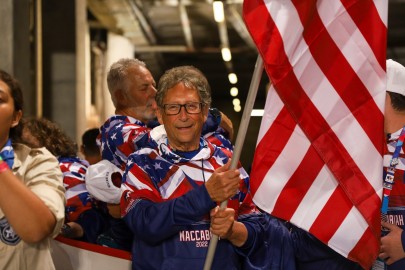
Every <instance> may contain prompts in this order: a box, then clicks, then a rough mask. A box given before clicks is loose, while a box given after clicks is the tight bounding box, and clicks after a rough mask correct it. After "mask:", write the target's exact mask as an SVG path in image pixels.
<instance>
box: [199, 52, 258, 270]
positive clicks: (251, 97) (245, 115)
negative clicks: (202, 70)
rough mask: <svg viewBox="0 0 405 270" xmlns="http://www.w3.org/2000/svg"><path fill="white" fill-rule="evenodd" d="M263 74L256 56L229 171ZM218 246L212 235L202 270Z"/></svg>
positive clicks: (208, 265)
mask: <svg viewBox="0 0 405 270" xmlns="http://www.w3.org/2000/svg"><path fill="white" fill-rule="evenodd" d="M262 73H263V59H262V58H261V57H260V55H258V57H257V60H256V65H255V69H254V71H253V76H252V81H251V82H250V86H249V92H248V96H247V99H246V103H245V109H244V110H243V114H242V119H241V122H240V125H239V130H238V135H237V137H236V141H235V148H234V150H233V155H232V160H231V166H230V169H235V168H236V167H237V165H238V161H239V157H240V155H241V152H242V147H243V143H244V141H245V137H246V131H247V129H248V126H249V121H250V115H251V113H252V109H253V105H254V103H255V100H256V94H257V90H258V88H259V84H260V79H261V77H262ZM227 204H228V201H223V202H221V204H220V208H221V209H225V208H226V206H227ZM217 244H218V235H215V234H214V235H212V237H211V240H210V243H209V245H208V252H207V257H206V258H205V263H204V270H210V269H211V265H212V261H213V259H214V255H215V249H216V247H217Z"/></svg>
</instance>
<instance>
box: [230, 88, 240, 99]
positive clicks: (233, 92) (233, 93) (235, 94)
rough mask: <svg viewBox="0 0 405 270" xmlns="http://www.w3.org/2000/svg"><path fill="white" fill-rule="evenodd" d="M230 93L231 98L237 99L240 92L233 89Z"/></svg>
mask: <svg viewBox="0 0 405 270" xmlns="http://www.w3.org/2000/svg"><path fill="white" fill-rule="evenodd" d="M230 92H231V96H233V97H236V96H237V95H238V93H239V90H238V88H236V87H232V88H231V91H230Z"/></svg>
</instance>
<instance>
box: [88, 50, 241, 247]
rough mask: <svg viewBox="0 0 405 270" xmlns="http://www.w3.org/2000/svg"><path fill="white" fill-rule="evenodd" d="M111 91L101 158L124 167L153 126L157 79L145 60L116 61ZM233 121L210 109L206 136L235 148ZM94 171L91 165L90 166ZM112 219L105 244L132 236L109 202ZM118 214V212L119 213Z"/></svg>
mask: <svg viewBox="0 0 405 270" xmlns="http://www.w3.org/2000/svg"><path fill="white" fill-rule="evenodd" d="M107 85H108V90H109V92H110V94H111V99H112V102H113V104H114V106H115V115H113V116H111V117H110V118H108V119H107V120H106V121H105V123H104V124H103V125H102V126H101V127H100V136H99V138H98V144H99V145H100V150H101V155H102V159H104V160H108V161H110V162H111V163H113V164H115V165H116V166H117V167H119V168H120V169H121V170H124V169H125V164H126V162H127V158H128V156H129V155H130V154H132V153H133V152H135V151H136V147H137V145H139V144H137V143H136V142H137V141H138V140H139V139H140V138H141V137H142V136H143V135H144V134H145V133H147V132H148V131H149V130H150V129H151V128H152V127H155V126H157V125H159V123H158V122H157V121H156V109H157V106H156V101H155V95H156V88H155V87H156V82H155V80H154V78H153V76H152V74H151V73H150V71H149V70H148V69H147V67H146V64H145V62H143V61H140V60H139V59H136V58H135V59H132V58H122V59H120V60H118V61H117V62H115V63H113V64H112V65H111V67H110V70H109V72H108V74H107ZM232 133H233V127H232V122H231V121H230V120H229V118H227V117H226V116H225V115H224V114H222V113H221V112H219V111H218V110H217V109H215V108H213V109H210V116H209V117H208V119H207V121H206V123H205V125H204V134H205V136H206V137H207V138H208V139H209V140H210V141H211V142H213V143H215V144H217V145H220V146H224V147H227V148H229V149H232V148H233V146H232V144H231V142H230V141H229V140H228V138H226V137H225V136H226V135H227V136H232ZM90 170H91V167H90ZM108 208H109V211H110V213H111V220H112V221H113V223H114V224H115V225H114V226H113V227H112V228H111V231H110V232H109V233H107V234H105V235H102V236H103V238H104V240H102V242H103V244H104V245H107V246H112V245H114V242H115V239H117V238H122V241H120V240H119V241H120V242H122V244H121V245H124V246H126V247H127V246H128V245H127V244H128V243H127V241H125V239H126V240H128V239H131V238H132V237H131V236H130V235H129V234H128V235H125V234H126V233H125V232H129V230H128V229H127V228H126V226H125V225H124V224H123V222H122V221H121V220H120V217H119V213H120V209H119V205H114V204H108ZM116 213H118V215H117V214H116Z"/></svg>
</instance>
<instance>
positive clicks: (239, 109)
mask: <svg viewBox="0 0 405 270" xmlns="http://www.w3.org/2000/svg"><path fill="white" fill-rule="evenodd" d="M233 110H234V111H235V112H240V111H241V110H242V107H241V106H240V105H237V106H233Z"/></svg>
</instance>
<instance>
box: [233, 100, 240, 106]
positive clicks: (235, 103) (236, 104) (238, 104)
mask: <svg viewBox="0 0 405 270" xmlns="http://www.w3.org/2000/svg"><path fill="white" fill-rule="evenodd" d="M232 104H233V106H240V100H239V98H234V99H233V100H232Z"/></svg>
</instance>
